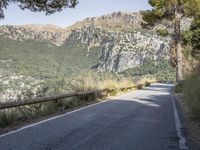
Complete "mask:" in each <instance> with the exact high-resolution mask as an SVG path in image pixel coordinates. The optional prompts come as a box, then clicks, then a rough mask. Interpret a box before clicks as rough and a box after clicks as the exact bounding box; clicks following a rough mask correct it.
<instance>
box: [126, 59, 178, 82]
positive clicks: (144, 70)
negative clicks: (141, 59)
mask: <svg viewBox="0 0 200 150" xmlns="http://www.w3.org/2000/svg"><path fill="white" fill-rule="evenodd" d="M122 74H124V75H125V76H144V75H154V77H156V79H157V80H158V81H162V82H166V81H172V82H173V81H174V80H175V69H174V68H173V67H171V66H170V64H169V62H168V60H160V61H158V62H155V61H147V62H145V63H144V64H142V65H140V66H138V67H135V68H131V69H128V70H125V71H124V72H122Z"/></svg>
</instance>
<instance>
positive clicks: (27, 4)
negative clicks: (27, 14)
mask: <svg viewBox="0 0 200 150" xmlns="http://www.w3.org/2000/svg"><path fill="white" fill-rule="evenodd" d="M10 3H17V4H18V5H19V7H20V8H21V9H23V10H24V9H29V10H31V11H34V12H38V11H39V12H45V13H46V14H47V15H49V14H53V13H55V12H59V11H61V10H63V9H64V8H66V7H68V8H74V7H75V6H76V5H77V4H78V0H59V1H58V0H1V1H0V19H2V18H4V17H5V16H4V9H6V8H7V6H8V5H9V4H10Z"/></svg>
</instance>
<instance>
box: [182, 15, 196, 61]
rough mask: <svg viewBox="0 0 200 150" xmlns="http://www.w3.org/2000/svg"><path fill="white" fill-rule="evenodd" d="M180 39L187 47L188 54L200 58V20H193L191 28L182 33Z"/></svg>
mask: <svg viewBox="0 0 200 150" xmlns="http://www.w3.org/2000/svg"><path fill="white" fill-rule="evenodd" d="M182 40H183V44H184V45H185V47H187V53H188V55H191V56H192V57H195V58H200V20H199V19H196V20H194V21H193V23H192V25H191V28H190V29H189V30H188V31H185V32H184V33H183V34H182Z"/></svg>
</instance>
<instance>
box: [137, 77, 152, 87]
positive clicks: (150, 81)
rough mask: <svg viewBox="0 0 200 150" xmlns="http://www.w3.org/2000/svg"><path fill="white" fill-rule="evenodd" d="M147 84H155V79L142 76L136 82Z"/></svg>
mask: <svg viewBox="0 0 200 150" xmlns="http://www.w3.org/2000/svg"><path fill="white" fill-rule="evenodd" d="M147 83H156V78H154V77H148V76H144V77H142V78H140V79H139V80H138V81H137V84H143V85H145V84H147Z"/></svg>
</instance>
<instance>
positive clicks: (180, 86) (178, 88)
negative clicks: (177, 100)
mask: <svg viewBox="0 0 200 150" xmlns="http://www.w3.org/2000/svg"><path fill="white" fill-rule="evenodd" d="M183 87H184V81H182V82H179V83H177V84H176V86H175V89H174V91H175V93H182V91H183Z"/></svg>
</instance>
